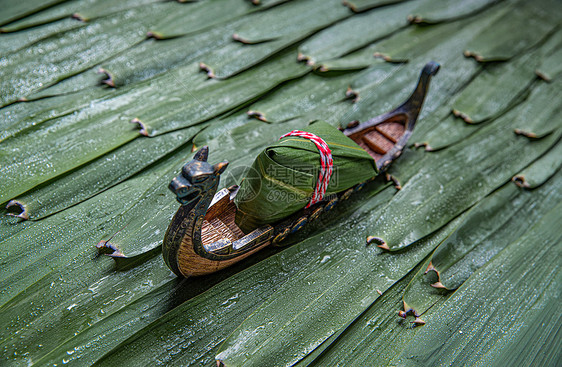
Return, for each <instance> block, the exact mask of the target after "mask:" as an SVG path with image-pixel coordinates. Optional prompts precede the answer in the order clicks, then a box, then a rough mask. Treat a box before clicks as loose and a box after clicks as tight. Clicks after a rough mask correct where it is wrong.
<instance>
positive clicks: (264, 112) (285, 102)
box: [248, 73, 354, 123]
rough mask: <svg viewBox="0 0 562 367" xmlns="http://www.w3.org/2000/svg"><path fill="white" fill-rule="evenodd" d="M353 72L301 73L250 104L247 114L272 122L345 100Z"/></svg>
mask: <svg viewBox="0 0 562 367" xmlns="http://www.w3.org/2000/svg"><path fill="white" fill-rule="evenodd" d="M353 75H354V74H351V73H346V74H343V75H337V76H322V75H318V74H308V75H305V76H304V77H303V78H301V79H298V80H295V81H292V82H291V83H290V84H288V85H286V86H284V87H283V88H282V89H279V90H276V91H274V92H272V93H271V94H269V95H267V96H265V97H263V98H261V99H260V100H259V101H257V102H256V103H254V104H252V105H251V106H250V107H249V110H248V115H250V116H254V117H256V118H258V119H259V120H262V121H267V122H275V123H277V122H283V121H287V120H289V119H292V118H295V117H298V116H301V115H302V114H304V113H306V112H308V111H311V110H312V109H314V108H316V107H318V106H325V105H328V104H332V103H335V102H337V101H340V100H343V99H345V98H346V90H347V87H348V86H349V85H350V84H351V78H352V77H353ZM289 106H290V107H289Z"/></svg>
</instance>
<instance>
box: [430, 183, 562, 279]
mask: <svg viewBox="0 0 562 367" xmlns="http://www.w3.org/2000/svg"><path fill="white" fill-rule="evenodd" d="M558 176H559V177H558V178H557V179H553V181H552V182H551V183H550V184H549V185H548V187H546V188H545V189H544V190H537V191H536V192H534V193H533V194H530V193H528V192H525V191H523V190H521V189H520V188H518V187H516V186H515V185H513V184H511V183H507V184H506V185H504V186H503V187H502V188H501V189H499V190H498V191H496V192H494V193H493V194H492V195H490V196H488V197H486V199H485V200H482V201H481V202H479V203H478V205H476V206H475V207H474V208H472V209H471V210H470V211H469V212H468V213H467V218H466V220H465V221H464V222H463V223H461V224H460V225H459V227H458V228H457V230H456V231H455V232H454V233H453V234H452V235H451V236H450V237H449V238H447V239H446V240H445V241H444V242H443V243H442V244H441V245H440V246H439V247H438V248H437V250H435V252H434V253H433V255H432V257H431V263H432V265H433V269H435V270H434V271H432V273H438V281H439V282H441V284H442V285H443V286H445V287H446V288H447V289H456V288H458V287H460V286H461V285H462V283H464V282H465V281H466V280H467V279H468V278H469V277H470V276H471V275H472V274H473V273H474V272H475V271H476V270H477V269H478V268H479V267H481V266H483V265H484V264H486V263H487V262H488V261H490V260H491V259H492V257H494V256H495V255H497V254H498V253H499V252H500V251H502V250H503V249H504V248H506V247H507V246H508V245H509V244H510V243H512V242H514V241H516V240H517V239H518V238H519V237H520V236H522V235H523V234H524V232H525V231H526V230H528V228H529V227H531V226H533V225H534V223H535V222H536V221H538V220H540V218H541V217H542V216H544V215H546V213H548V212H549V211H550V210H551V209H552V208H553V207H554V206H555V205H556V204H557V203H558V202H559V201H560V199H561V197H560V193H559V192H557V191H558V190H557V189H556V187H557V186H558V185H560V175H558ZM520 218H525V221H523V220H521V219H520ZM428 274H429V273H428Z"/></svg>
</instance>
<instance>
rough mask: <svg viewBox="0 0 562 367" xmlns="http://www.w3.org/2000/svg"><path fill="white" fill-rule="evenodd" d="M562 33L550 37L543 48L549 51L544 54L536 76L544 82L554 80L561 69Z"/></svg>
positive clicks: (558, 32)
mask: <svg viewBox="0 0 562 367" xmlns="http://www.w3.org/2000/svg"><path fill="white" fill-rule="evenodd" d="M561 46H562V32H561V31H560V30H559V31H557V32H556V33H555V34H554V35H552V37H550V38H549V39H548V41H547V42H546V44H545V46H544V47H543V48H545V49H549V52H548V51H547V52H545V56H544V57H543V59H542V62H541V64H540V66H539V67H538V68H537V70H536V73H537V75H538V76H539V77H540V78H541V79H544V80H546V81H552V80H553V79H555V78H556V77H557V76H558V75H559V74H560V72H562V69H561V67H560V65H561V64H562V62H561V61H562V51H561V49H562V47H561Z"/></svg>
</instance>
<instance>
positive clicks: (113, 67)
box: [100, 3, 237, 87]
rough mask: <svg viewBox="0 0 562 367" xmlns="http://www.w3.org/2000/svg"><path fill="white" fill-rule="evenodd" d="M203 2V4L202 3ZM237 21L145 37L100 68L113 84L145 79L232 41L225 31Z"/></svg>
mask: <svg viewBox="0 0 562 367" xmlns="http://www.w3.org/2000/svg"><path fill="white" fill-rule="evenodd" d="M201 4H203V5H204V4H205V3H201ZM236 24H237V23H233V24H229V25H225V26H223V27H220V28H217V29H214V30H208V31H205V32H202V33H197V34H195V35H192V36H186V37H178V38H174V39H170V40H165V41H160V40H154V39H153V40H147V41H145V42H143V43H141V44H139V45H136V46H135V47H133V48H131V49H129V50H127V51H125V52H123V53H122V54H120V55H117V56H116V57H114V58H112V59H111V60H108V61H106V62H104V63H102V65H101V67H100V69H101V70H102V71H103V72H104V73H105V74H106V75H107V77H108V80H106V83H109V84H110V85H112V86H115V87H122V86H124V85H129V84H134V83H136V82H139V81H143V80H148V79H151V78H154V77H155V76H158V75H160V74H163V73H165V72H166V71H169V70H171V69H174V68H176V67H181V66H183V65H189V64H191V63H193V64H195V63H198V62H199V61H201V58H202V57H204V55H205V54H206V53H208V52H211V51H214V50H216V49H217V48H218V49H221V48H222V47H223V46H225V45H227V44H228V43H230V42H232V37H231V35H230V34H229V33H228V31H232V30H233V29H234V27H235V26H236Z"/></svg>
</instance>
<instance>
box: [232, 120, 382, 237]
mask: <svg viewBox="0 0 562 367" xmlns="http://www.w3.org/2000/svg"><path fill="white" fill-rule="evenodd" d="M304 131H307V132H310V133H312V134H315V135H316V136H319V137H320V138H321V139H323V140H324V141H325V142H326V143H327V144H328V147H329V148H330V150H331V152H332V157H333V162H334V163H333V167H334V168H333V173H332V176H331V178H330V183H329V185H328V188H327V190H326V193H325V196H326V197H329V196H330V195H332V194H335V193H338V192H341V191H344V190H347V189H348V188H350V187H352V186H354V185H357V184H359V183H361V182H363V181H366V180H367V179H369V178H372V177H374V176H376V175H377V168H376V165H375V161H374V159H373V158H372V157H371V156H370V155H369V154H368V153H367V152H365V151H364V150H363V149H361V148H360V147H359V146H358V145H357V144H356V143H355V142H353V141H352V140H351V139H350V138H348V137H347V136H345V135H343V134H342V133H341V131H340V130H338V129H336V128H335V127H333V126H331V125H329V124H327V123H325V122H317V123H315V124H313V125H311V126H310V127H308V128H306V129H305V130H304ZM250 172H251V175H250V176H247V177H246V179H245V180H244V181H242V184H241V186H240V191H239V192H238V194H237V195H236V198H235V202H236V206H237V208H238V211H237V212H236V223H237V225H238V226H239V227H240V228H241V229H242V230H243V231H244V230H246V231H248V230H252V229H255V228H257V227H260V226H262V225H264V224H267V223H274V222H276V221H278V220H280V219H283V218H286V217H287V216H289V215H291V214H293V213H295V212H297V211H298V210H300V209H303V208H304V207H305V206H306V204H307V203H308V202H309V201H310V200H311V197H312V192H313V191H314V189H315V187H316V183H317V181H318V174H319V172H320V153H319V151H318V148H317V147H316V145H315V144H314V143H313V142H312V141H310V140H308V139H305V138H301V137H296V136H292V137H285V138H283V139H281V140H280V141H279V142H277V143H275V144H274V145H271V146H269V147H267V148H266V149H264V151H263V152H262V153H260V155H259V156H258V157H257V158H256V160H255V161H254V163H253V164H252V168H251V171H250ZM252 175H255V176H252Z"/></svg>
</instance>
